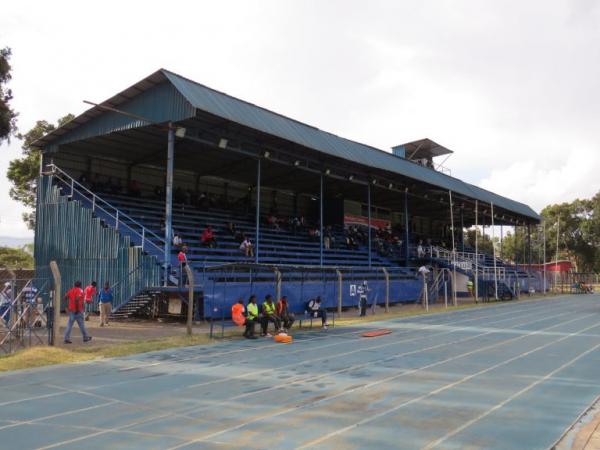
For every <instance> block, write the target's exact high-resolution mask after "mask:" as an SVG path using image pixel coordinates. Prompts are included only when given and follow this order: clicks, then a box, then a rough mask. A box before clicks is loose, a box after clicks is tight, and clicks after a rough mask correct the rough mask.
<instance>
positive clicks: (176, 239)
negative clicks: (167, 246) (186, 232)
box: [173, 233, 183, 248]
mask: <svg viewBox="0 0 600 450" xmlns="http://www.w3.org/2000/svg"><path fill="white" fill-rule="evenodd" d="M182 245H183V239H181V236H179V234H177V233H175V236H173V246H175V247H177V248H179V247H181V246H182Z"/></svg>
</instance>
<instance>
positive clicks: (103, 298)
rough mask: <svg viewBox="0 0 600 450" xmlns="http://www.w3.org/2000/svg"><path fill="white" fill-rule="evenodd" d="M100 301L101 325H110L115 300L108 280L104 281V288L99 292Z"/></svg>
mask: <svg viewBox="0 0 600 450" xmlns="http://www.w3.org/2000/svg"><path fill="white" fill-rule="evenodd" d="M98 302H99V303H100V326H101V327H103V326H104V325H106V326H108V317H109V316H110V313H111V312H112V302H113V290H112V289H111V288H110V284H109V283H108V281H107V282H106V283H104V288H102V290H101V291H100V293H99V294H98Z"/></svg>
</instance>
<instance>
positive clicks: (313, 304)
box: [306, 297, 328, 329]
mask: <svg viewBox="0 0 600 450" xmlns="http://www.w3.org/2000/svg"><path fill="white" fill-rule="evenodd" d="M306 308H307V310H306V312H307V314H308V315H309V316H311V317H314V318H317V317H320V318H321V324H322V325H323V328H324V329H327V327H328V324H327V311H326V310H325V309H324V308H322V307H321V297H317V298H314V299H312V300H310V301H309V302H308V304H307V305H306Z"/></svg>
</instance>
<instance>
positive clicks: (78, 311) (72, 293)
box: [57, 281, 92, 344]
mask: <svg viewBox="0 0 600 450" xmlns="http://www.w3.org/2000/svg"><path fill="white" fill-rule="evenodd" d="M83 297H84V293H83V289H81V281H76V282H75V285H74V286H73V287H72V288H71V289H69V291H68V292H67V293H66V294H65V300H67V301H68V302H69V303H68V306H67V310H68V311H69V322H68V323H67V329H66V330H65V344H72V342H71V330H72V329H73V324H74V323H75V322H77V325H78V326H79V330H81V334H82V335H83V342H89V341H91V340H92V336H90V335H89V334H88V333H87V331H86V329H85V323H84V320H83ZM57 325H58V324H57Z"/></svg>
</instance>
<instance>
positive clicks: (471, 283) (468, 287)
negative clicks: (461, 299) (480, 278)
mask: <svg viewBox="0 0 600 450" xmlns="http://www.w3.org/2000/svg"><path fill="white" fill-rule="evenodd" d="M467 291H469V297H473V280H471V279H470V278H469V279H468V281H467Z"/></svg>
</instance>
